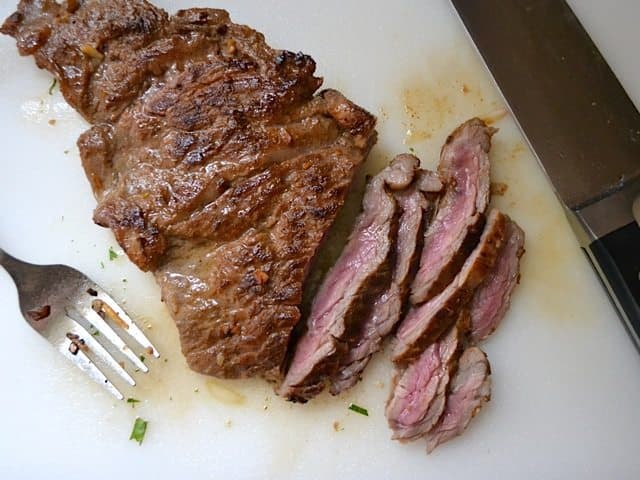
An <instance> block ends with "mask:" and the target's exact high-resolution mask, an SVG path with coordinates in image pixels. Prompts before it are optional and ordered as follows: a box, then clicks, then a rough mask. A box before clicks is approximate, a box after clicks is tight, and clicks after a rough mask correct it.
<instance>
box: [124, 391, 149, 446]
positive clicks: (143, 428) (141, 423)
mask: <svg viewBox="0 0 640 480" xmlns="http://www.w3.org/2000/svg"><path fill="white" fill-rule="evenodd" d="M127 401H128V400H127ZM147 423H148V422H147V421H146V420H143V419H141V418H140V417H138V418H136V421H135V423H134V424H133V430H131V436H130V437H129V440H135V441H136V442H138V445H142V440H144V434H145V433H146V432H147Z"/></svg>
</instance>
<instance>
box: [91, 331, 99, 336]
mask: <svg viewBox="0 0 640 480" xmlns="http://www.w3.org/2000/svg"><path fill="white" fill-rule="evenodd" d="M91 335H93V336H94V337H97V336H98V335H100V332H99V331H98V330H96V331H95V332H93V333H92V334H91Z"/></svg>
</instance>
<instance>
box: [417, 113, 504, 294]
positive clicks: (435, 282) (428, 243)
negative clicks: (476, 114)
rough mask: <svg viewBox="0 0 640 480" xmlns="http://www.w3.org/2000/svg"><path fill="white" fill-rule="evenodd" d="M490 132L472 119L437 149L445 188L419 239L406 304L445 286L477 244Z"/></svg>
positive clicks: (486, 197) (485, 200) (486, 181)
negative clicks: (419, 254)
mask: <svg viewBox="0 0 640 480" xmlns="http://www.w3.org/2000/svg"><path fill="white" fill-rule="evenodd" d="M495 131H496V130H495V129H493V128H491V127H488V126H487V125H486V124H485V123H484V122H483V121H482V120H480V119H478V118H473V119H471V120H469V121H467V122H465V123H463V124H462V125H460V126H459V127H458V128H457V129H456V130H455V131H454V132H453V133H452V134H451V135H450V136H449V137H448V138H447V141H446V143H445V145H444V146H443V147H442V153H441V156H440V165H439V167H438V172H439V173H440V175H441V177H442V178H443V180H444V181H445V183H446V185H447V188H446V191H445V193H444V195H443V197H442V199H441V201H440V206H439V208H438V212H437V214H436V217H435V218H434V220H433V222H432V223H431V225H430V226H429V228H428V230H427V232H426V234H425V239H424V248H423V250H422V257H421V259H420V268H419V270H418V273H417V274H416V277H415V279H414V281H413V284H412V285H411V302H412V303H413V304H414V305H418V304H420V303H422V302H425V301H427V300H430V299H431V298H433V297H434V296H436V295H437V294H438V293H440V292H441V291H442V290H444V289H445V287H446V286H447V285H448V284H449V283H451V280H452V279H453V277H454V276H455V275H456V273H457V272H458V271H459V270H460V268H461V266H462V263H463V262H464V260H465V258H466V257H467V256H468V255H469V253H470V251H471V250H472V249H473V247H474V246H475V243H476V242H477V238H478V234H479V232H480V230H481V228H482V223H483V221H484V213H485V210H486V208H487V204H488V202H489V190H490V189H489V185H490V181H489V149H490V148H491V136H492V135H493V134H494V133H495Z"/></svg>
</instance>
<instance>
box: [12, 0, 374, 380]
mask: <svg viewBox="0 0 640 480" xmlns="http://www.w3.org/2000/svg"><path fill="white" fill-rule="evenodd" d="M2 32H3V33H7V34H10V35H12V36H14V37H15V38H16V40H17V44H18V48H19V50H20V52H21V53H22V54H24V55H33V56H34V57H35V59H36V62H37V64H38V66H40V67H41V68H46V69H47V70H49V71H51V72H52V73H54V74H55V75H56V76H57V77H58V79H59V80H60V84H61V89H62V93H63V94H64V96H65V98H66V99H67V101H68V102H69V103H70V104H71V105H72V106H73V107H74V108H76V109H77V110H78V111H79V112H80V113H81V114H82V115H83V116H84V117H85V118H86V119H87V120H88V121H90V122H91V123H93V127H92V128H90V129H89V130H88V131H87V132H85V133H84V134H82V136H81V137H80V139H79V140H78V146H79V149H80V153H81V157H82V162H83V166H84V168H85V171H86V174H87V177H88V178H89V180H90V182H91V185H92V187H93V190H94V193H95V196H96V198H97V200H98V207H97V208H96V210H95V214H94V220H95V221H96V223H98V224H100V225H102V226H105V227H108V228H111V229H112V230H113V232H114V234H115V236H116V238H117V240H118V242H119V243H120V245H121V246H122V248H123V249H124V250H125V251H126V253H127V255H128V256H129V258H130V259H131V260H132V261H133V262H134V263H136V265H138V266H139V267H140V268H141V269H143V270H150V271H153V272H154V273H155V276H156V279H157V281H158V283H159V284H160V287H161V290H162V296H163V299H164V301H165V302H166V303H167V305H168V307H169V309H170V311H171V313H172V315H173V317H174V318H175V320H176V324H177V326H178V330H179V332H180V337H181V343H182V349H183V352H184V354H185V356H186V358H187V361H188V363H189V365H190V366H191V368H193V369H194V370H196V371H198V372H202V373H206V374H211V375H216V376H221V377H242V376H252V375H257V374H262V375H267V376H275V375H277V372H278V370H279V368H280V366H281V363H282V361H283V358H284V354H285V350H286V347H287V343H288V340H289V336H290V333H291V330H292V328H293V327H294V326H295V324H296V323H297V322H298V320H299V318H300V311H299V304H300V301H301V292H302V285H303V282H304V279H305V277H306V274H307V270H308V268H309V264H310V261H311V259H312V257H313V256H314V255H315V253H316V251H317V249H318V247H319V245H320V243H321V241H322V239H323V237H324V235H325V233H326V232H327V230H328V228H329V227H330V225H331V224H332V222H333V220H334V218H335V215H336V213H337V211H338V210H339V209H340V207H341V206H342V204H343V202H344V198H345V195H346V192H347V190H348V188H349V185H350V183H351V181H352V179H353V176H354V174H355V171H356V169H357V167H358V165H359V164H360V163H361V162H362V161H363V160H364V158H365V157H366V155H367V153H368V151H369V149H370V148H371V146H372V145H373V143H374V142H375V137H376V134H375V130H374V125H375V119H374V117H373V116H371V115H370V114H369V113H367V112H366V111H364V110H363V109H361V108H359V107H357V106H356V105H354V104H353V103H351V102H350V101H348V100H347V99H345V98H344V97H343V96H342V95H341V94H340V93H338V92H336V91H332V90H327V91H324V92H322V93H320V94H318V95H315V96H314V92H315V91H316V90H317V89H318V87H319V86H320V85H321V83H322V80H321V79H320V78H318V77H315V76H314V71H315V63H314V61H313V59H311V58H310V57H309V56H307V55H303V54H300V53H292V52H287V51H278V50H273V49H271V48H270V47H269V46H268V45H267V44H266V43H265V41H264V37H263V35H262V34H260V33H259V32H256V31H254V30H252V29H250V28H248V27H246V26H242V25H236V24H234V23H232V22H231V21H230V19H229V16H228V14H227V12H225V11H224V10H214V9H189V10H183V11H179V12H178V13H177V14H175V15H173V16H169V15H168V14H167V13H166V12H164V11H163V10H161V9H158V8H156V7H154V6H153V5H151V4H149V3H147V2H146V1H144V0H86V1H74V2H66V3H65V5H59V4H58V3H57V2H55V1H53V0H39V1H36V0H22V1H21V2H20V4H19V6H18V10H17V12H16V13H14V14H13V15H11V16H10V17H9V18H8V19H7V21H6V22H5V24H4V25H3V27H2Z"/></svg>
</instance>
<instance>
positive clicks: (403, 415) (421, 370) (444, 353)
mask: <svg viewBox="0 0 640 480" xmlns="http://www.w3.org/2000/svg"><path fill="white" fill-rule="evenodd" d="M458 336H459V332H458V328H457V327H456V326H453V327H452V328H451V330H450V331H449V333H448V334H447V335H445V336H444V338H442V339H441V340H440V341H437V342H435V343H432V344H431V345H430V346H429V348H427V349H426V350H425V351H424V352H423V353H422V355H420V357H419V358H418V359H417V360H416V361H415V362H414V363H412V364H411V365H410V366H409V367H408V368H407V369H406V370H404V372H402V374H401V375H399V378H398V377H396V379H395V380H394V385H393V386H392V390H391V397H390V398H389V402H388V403H387V408H386V410H385V414H386V417H387V422H388V423H389V427H391V430H392V431H393V438H394V439H396V440H414V439H416V438H419V437H421V436H422V435H424V434H425V433H426V432H427V431H429V430H430V429H431V428H432V427H433V426H434V425H435V424H436V422H437V421H438V419H439V418H440V415H442V412H443V411H444V408H445V399H446V397H445V394H446V389H447V385H448V384H449V378H450V374H451V373H452V372H451V369H452V368H453V366H454V365H455V361H456V359H457V357H458V350H459V347H460V342H459V338H458Z"/></svg>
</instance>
